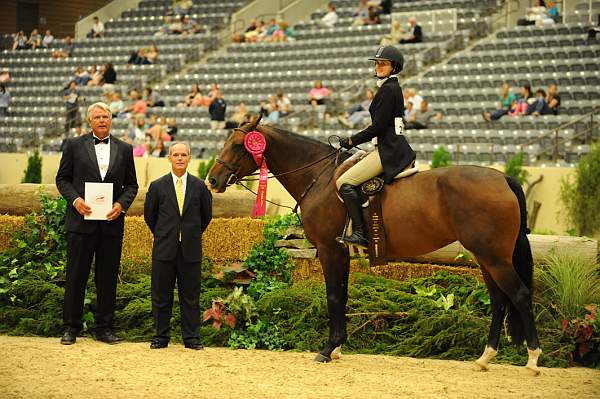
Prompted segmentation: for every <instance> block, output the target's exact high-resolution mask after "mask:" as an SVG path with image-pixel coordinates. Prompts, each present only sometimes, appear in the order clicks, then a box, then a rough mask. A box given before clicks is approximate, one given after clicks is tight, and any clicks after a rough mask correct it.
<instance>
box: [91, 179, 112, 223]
mask: <svg viewBox="0 0 600 399" xmlns="http://www.w3.org/2000/svg"><path fill="white" fill-rule="evenodd" d="M112 198H113V184H112V183H90V182H85V198H84V200H85V203H86V204H88V205H89V206H90V208H92V213H91V214H90V215H87V216H84V219H85V220H106V215H107V214H108V213H109V212H110V211H111V209H112V207H113V205H112Z"/></svg>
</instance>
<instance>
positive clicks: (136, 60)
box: [127, 47, 150, 65]
mask: <svg viewBox="0 0 600 399" xmlns="http://www.w3.org/2000/svg"><path fill="white" fill-rule="evenodd" d="M127 63H128V64H129V65H148V64H150V61H149V60H148V49H146V48H145V47H142V48H141V49H139V50H138V51H134V52H132V53H131V55H130V56H129V60H128V61H127Z"/></svg>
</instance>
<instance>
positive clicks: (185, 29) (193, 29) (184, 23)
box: [181, 15, 198, 36]
mask: <svg viewBox="0 0 600 399" xmlns="http://www.w3.org/2000/svg"><path fill="white" fill-rule="evenodd" d="M196 33H198V24H197V23H196V21H194V20H193V19H190V17H189V15H184V16H183V18H182V19H181V34H182V35H184V36H189V35H193V34H196Z"/></svg>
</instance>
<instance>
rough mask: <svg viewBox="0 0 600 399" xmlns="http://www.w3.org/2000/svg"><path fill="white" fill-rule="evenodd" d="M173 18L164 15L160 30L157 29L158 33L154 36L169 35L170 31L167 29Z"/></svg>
mask: <svg viewBox="0 0 600 399" xmlns="http://www.w3.org/2000/svg"><path fill="white" fill-rule="evenodd" d="M172 18H173V17H172V16H170V15H165V16H164V17H163V24H162V25H161V27H160V28H158V31H157V32H156V33H155V34H154V35H155V36H162V35H168V34H170V33H171V31H170V30H169V27H170V26H171V19H172Z"/></svg>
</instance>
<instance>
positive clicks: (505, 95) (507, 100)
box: [483, 83, 515, 122]
mask: <svg viewBox="0 0 600 399" xmlns="http://www.w3.org/2000/svg"><path fill="white" fill-rule="evenodd" d="M514 99H515V95H514V94H513V93H512V92H511V91H510V85H509V84H508V83H503V84H502V93H501V94H500V96H499V97H498V109H497V110H495V111H494V112H492V113H490V112H487V111H484V112H483V119H485V120H486V121H488V122H491V121H495V120H498V119H500V118H502V117H503V116H504V115H506V114H507V113H508V111H509V110H510V105H511V104H512V102H513V100H514Z"/></svg>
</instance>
